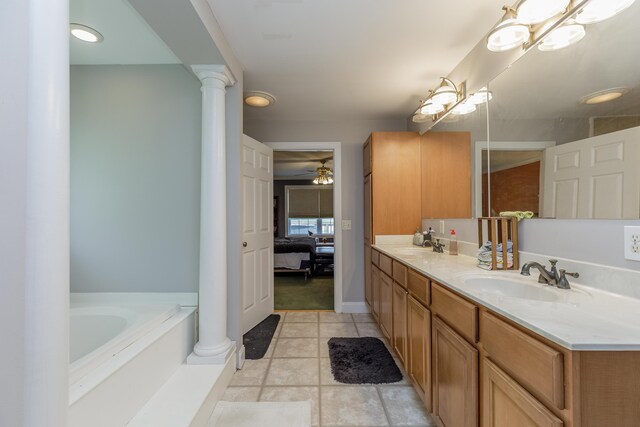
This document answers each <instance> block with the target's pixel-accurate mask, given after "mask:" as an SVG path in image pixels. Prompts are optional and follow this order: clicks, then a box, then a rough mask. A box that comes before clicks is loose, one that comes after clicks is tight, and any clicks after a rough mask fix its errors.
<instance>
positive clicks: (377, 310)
mask: <svg viewBox="0 0 640 427" xmlns="http://www.w3.org/2000/svg"><path fill="white" fill-rule="evenodd" d="M376 242H377V243H376V244H375V245H373V246H372V247H371V264H370V267H371V268H370V274H371V279H370V280H369V281H368V282H367V287H368V289H367V290H366V296H367V298H366V299H367V303H368V304H369V306H370V308H371V312H372V314H373V316H374V318H375V320H376V321H377V322H378V324H379V326H380V329H381V330H382V332H383V334H384V335H385V337H386V338H387V340H388V341H389V344H390V345H391V347H392V348H393V350H394V352H395V353H396V355H397V357H398V359H399V360H400V361H401V363H402V364H403V365H404V367H405V370H406V371H407V374H408V376H409V377H410V378H411V381H412V383H413V385H414V387H415V389H416V390H417V391H418V393H419V394H420V396H421V397H422V398H423V400H424V404H425V406H426V408H427V409H428V410H429V411H430V412H431V414H432V416H433V417H434V419H435V420H436V422H437V423H438V424H439V425H441V426H450V427H458V426H478V425H481V426H487V427H488V426H519V427H520V426H554V427H555V426H569V427H571V426H606V425H612V426H613V425H615V426H637V425H639V424H640V302H639V301H638V300H636V299H633V298H628V297H624V296H619V295H615V294H611V293H607V292H604V291H601V290H599V289H595V288H591V287H585V286H580V285H575V284H574V283H572V286H571V289H558V288H555V287H551V286H548V285H544V284H539V283H538V282H537V274H533V273H532V275H531V277H525V276H522V275H520V274H519V272H518V271H499V272H490V271H484V270H481V269H479V268H477V266H476V263H477V261H476V260H475V258H473V257H470V256H464V255H461V256H449V255H448V254H446V253H445V254H439V253H434V252H432V250H431V249H426V248H420V247H415V246H411V245H397V244H384V243H380V242H381V240H380V239H376ZM559 268H562V266H560V265H559ZM535 273H537V271H536V272H535ZM633 319H636V320H638V321H636V322H634V321H633Z"/></svg>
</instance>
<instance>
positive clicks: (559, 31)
mask: <svg viewBox="0 0 640 427" xmlns="http://www.w3.org/2000/svg"><path fill="white" fill-rule="evenodd" d="M585 34H586V31H585V29H584V26H583V25H580V24H577V23H575V22H569V23H566V24H563V25H561V26H559V27H558V28H556V29H554V30H553V31H551V33H550V34H549V35H548V36H546V37H545V38H544V39H543V40H542V42H540V43H539V44H538V49H539V50H541V51H543V52H549V51H553V50H559V49H564V48H565V47H568V46H571V45H572V44H574V43H577V42H579V41H580V40H582V38H583V37H584V36H585Z"/></svg>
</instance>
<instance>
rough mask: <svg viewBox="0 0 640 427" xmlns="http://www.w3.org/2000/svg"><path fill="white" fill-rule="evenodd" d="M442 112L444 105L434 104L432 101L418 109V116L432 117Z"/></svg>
mask: <svg viewBox="0 0 640 427" xmlns="http://www.w3.org/2000/svg"><path fill="white" fill-rule="evenodd" d="M443 111H444V105H442V104H436V103H435V102H433V101H432V100H429V101H427V102H426V103H425V104H424V105H423V106H422V108H421V109H420V114H425V115H428V116H433V115H435V114H438V113H442V112H443Z"/></svg>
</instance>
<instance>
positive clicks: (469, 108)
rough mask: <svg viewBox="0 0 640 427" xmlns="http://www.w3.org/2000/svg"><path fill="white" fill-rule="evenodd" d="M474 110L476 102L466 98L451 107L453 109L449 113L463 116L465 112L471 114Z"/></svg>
mask: <svg viewBox="0 0 640 427" xmlns="http://www.w3.org/2000/svg"><path fill="white" fill-rule="evenodd" d="M474 111H476V104H474V103H473V102H471V100H470V99H468V100H466V101H464V102H461V103H460V104H458V105H456V106H455V107H453V110H451V114H455V115H456V116H463V115H465V114H471V113H473V112H474Z"/></svg>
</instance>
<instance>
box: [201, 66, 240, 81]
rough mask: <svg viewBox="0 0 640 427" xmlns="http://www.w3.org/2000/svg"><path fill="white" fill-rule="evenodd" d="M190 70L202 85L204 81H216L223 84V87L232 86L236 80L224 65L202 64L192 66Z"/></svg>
mask: <svg viewBox="0 0 640 427" xmlns="http://www.w3.org/2000/svg"><path fill="white" fill-rule="evenodd" d="M191 69H192V70H193V72H194V73H195V75H196V76H198V78H199V79H200V81H201V82H203V83H204V81H205V80H206V79H216V80H220V81H221V82H223V83H224V85H225V86H233V85H234V84H235V83H236V79H235V77H234V76H233V73H232V72H231V70H229V68H228V67H227V66H226V65H221V64H202V65H192V66H191Z"/></svg>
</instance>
